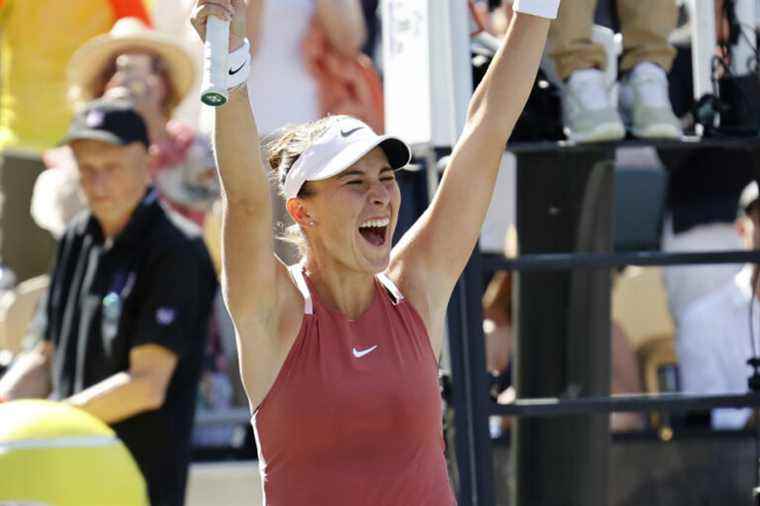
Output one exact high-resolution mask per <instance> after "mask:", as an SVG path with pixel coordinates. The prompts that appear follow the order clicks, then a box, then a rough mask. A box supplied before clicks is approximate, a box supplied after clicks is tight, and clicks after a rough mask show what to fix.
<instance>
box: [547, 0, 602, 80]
mask: <svg viewBox="0 0 760 506" xmlns="http://www.w3.org/2000/svg"><path fill="white" fill-rule="evenodd" d="M596 3H597V0H572V1H569V2H562V3H561V5H560V8H559V16H558V17H557V20H555V21H554V22H553V23H552V26H551V29H550V30H549V41H548V48H549V56H551V58H552V59H553V60H554V64H555V65H556V68H557V75H558V77H559V78H560V79H562V80H566V79H568V78H569V77H570V75H571V74H572V73H573V72H575V71H576V70H581V69H590V68H597V69H601V70H603V69H604V68H605V67H606V64H607V56H606V54H605V52H604V48H603V47H602V46H600V45H599V44H594V43H593V42H592V41H591V27H592V26H593V24H594V11H596Z"/></svg>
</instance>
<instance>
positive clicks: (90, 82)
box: [68, 18, 195, 110]
mask: <svg viewBox="0 0 760 506" xmlns="http://www.w3.org/2000/svg"><path fill="white" fill-rule="evenodd" d="M134 50H146V51H148V52H150V53H154V54H156V55H158V56H159V57H160V58H161V59H162V60H163V61H164V63H165V64H166V67H167V71H168V74H169V77H170V79H171V81H172V88H173V90H174V94H173V96H172V97H171V98H170V103H169V109H170V110H173V109H174V108H175V107H176V106H177V105H178V104H179V102H181V101H182V99H183V98H184V97H185V95H187V93H188V92H189V91H190V88H191V87H192V86H193V82H194V80H195V64H194V62H193V59H192V57H191V56H190V54H189V53H188V52H187V51H186V50H185V49H184V48H183V47H182V46H181V45H179V44H177V43H176V42H174V41H173V40H172V39H171V38H170V37H168V36H167V35H164V34H162V33H160V32H157V31H155V30H152V29H151V28H149V27H147V26H146V25H145V24H144V23H143V22H142V21H141V20H140V19H138V18H122V19H120V20H118V21H117V22H116V24H114V26H113V28H112V29H111V31H110V32H108V33H106V34H103V35H98V36H97V37H93V38H92V39H90V40H89V41H87V42H86V43H85V44H84V45H83V46H81V47H80V48H79V49H77V50H76V52H75V53H74V55H73V56H72V57H71V60H69V66H68V81H69V87H70V90H71V96H72V98H73V99H74V100H77V101H82V102H88V101H90V100H92V99H94V98H97V97H95V96H94V93H95V90H94V89H93V88H94V86H95V85H96V83H97V79H98V78H99V77H100V75H101V73H102V72H103V69H104V67H105V66H106V65H108V64H110V63H111V61H112V60H113V58H114V56H116V55H118V54H120V53H123V52H125V51H134Z"/></svg>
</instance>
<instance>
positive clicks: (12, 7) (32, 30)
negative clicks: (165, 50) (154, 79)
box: [0, 0, 114, 151]
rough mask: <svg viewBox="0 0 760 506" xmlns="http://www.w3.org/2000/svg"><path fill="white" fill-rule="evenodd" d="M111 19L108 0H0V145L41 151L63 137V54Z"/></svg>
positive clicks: (65, 112)
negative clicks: (0, 40) (63, 0)
mask: <svg viewBox="0 0 760 506" xmlns="http://www.w3.org/2000/svg"><path fill="white" fill-rule="evenodd" d="M113 22H114V13H113V10H112V8H111V4H110V2H109V0H67V1H65V2H61V1H60V0H55V1H42V0H34V1H29V0H0V28H1V29H2V32H3V36H2V42H1V44H2V46H0V51H1V52H0V61H2V67H1V68H0V79H1V82H0V149H4V148H7V147H16V148H23V149H28V150H32V151H41V150H43V149H47V148H50V147H52V146H54V145H55V144H56V143H57V142H58V141H59V140H60V139H61V138H62V137H63V135H64V133H65V132H66V130H67V128H68V124H69V120H70V118H71V113H70V111H69V105H68V102H67V100H66V66H67V65H68V63H69V58H70V57H71V55H72V54H73V53H74V51H75V50H76V49H77V48H78V47H79V46H81V45H82V44H84V42H85V41H87V40H88V39H90V38H91V37H94V36H95V35H98V34H101V33H105V32H107V31H108V30H109V29H110V28H111V25H112V24H113Z"/></svg>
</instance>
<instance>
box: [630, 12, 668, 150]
mask: <svg viewBox="0 0 760 506" xmlns="http://www.w3.org/2000/svg"><path fill="white" fill-rule="evenodd" d="M618 13H619V14H620V24H621V28H622V32H623V59H622V61H621V62H620V71H621V74H622V75H623V77H622V79H621V84H622V86H621V87H620V111H621V113H622V114H623V117H624V118H625V119H626V123H627V124H628V126H629V128H630V130H631V133H633V135H635V136H636V137H643V138H669V139H677V138H679V137H681V135H682V134H683V132H682V130H681V124H680V122H679V120H678V118H676V116H675V114H673V108H672V106H671V104H670V97H669V93H668V76H667V72H668V71H669V70H670V68H671V66H672V65H673V59H674V58H675V54H676V51H675V49H674V48H673V47H671V46H670V45H669V44H668V36H669V35H670V33H671V32H672V31H673V30H674V29H675V27H676V21H677V16H678V11H677V8H676V5H675V0H618Z"/></svg>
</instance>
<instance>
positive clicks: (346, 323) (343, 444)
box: [252, 266, 456, 506]
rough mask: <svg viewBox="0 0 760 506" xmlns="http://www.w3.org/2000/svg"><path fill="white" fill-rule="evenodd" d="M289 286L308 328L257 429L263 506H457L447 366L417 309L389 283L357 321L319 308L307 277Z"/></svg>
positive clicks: (259, 413)
mask: <svg viewBox="0 0 760 506" xmlns="http://www.w3.org/2000/svg"><path fill="white" fill-rule="evenodd" d="M291 275H292V276H293V278H294V280H295V281H296V284H297V285H298V286H299V289H300V290H301V293H302V294H303V296H304V299H305V301H306V304H305V306H306V307H305V315H304V319H303V324H302V326H301V329H300V331H299V334H298V337H297V338H296V340H295V342H294V343H293V347H292V348H291V350H290V352H289V354H288V357H287V359H286V360H285V363H284V364H283V366H282V369H281V370H280V372H279V374H278V376H277V379H276V380H275V382H274V385H273V386H272V388H271V389H270V391H269V393H268V394H267V395H266V397H265V398H264V400H263V402H262V403H261V405H260V406H259V407H258V409H257V410H256V412H255V413H254V416H253V419H252V422H253V427H254V432H255V434H256V443H257V445H258V449H259V466H260V469H261V473H262V483H263V488H264V504H265V505H267V506H281V505H285V506H290V505H296V504H304V505H306V504H308V505H311V506H321V505H330V506H342V505H346V506H349V505H350V506H355V505H357V504H361V505H362V506H385V505H387V506H402V505H415V506H421V505H431V506H442V505H444V506H445V505H455V504H456V500H455V498H454V495H453V493H452V490H451V487H450V484H449V479H448V473H447V469H446V461H445V458H444V443H443V430H442V422H441V414H442V411H441V410H442V404H441V397H440V390H439V386H438V366H437V363H436V357H435V355H434V353H433V350H432V348H431V346H430V340H429V338H428V335H427V331H426V329H425V326H424V324H423V322H422V319H421V318H420V316H419V315H418V314H417V312H416V310H415V309H414V308H413V307H412V306H411V304H409V302H408V301H407V300H406V299H404V298H403V297H402V296H401V294H400V293H399V292H398V290H397V288H396V287H395V285H394V284H393V282H392V281H391V280H390V279H388V278H387V277H385V276H382V275H381V276H378V278H377V281H376V283H375V287H376V295H375V299H374V301H373V302H372V304H371V305H370V307H369V308H368V309H367V310H366V311H365V312H364V313H363V314H362V315H361V316H360V317H359V318H357V319H356V320H349V319H347V318H346V317H345V316H344V315H342V314H340V313H339V312H337V311H335V310H334V309H332V308H330V307H328V306H325V305H323V304H321V303H320V301H319V298H318V297H317V295H316V291H315V290H314V289H313V287H312V286H311V285H310V283H309V282H308V281H307V278H306V277H305V276H304V275H303V272H302V268H301V266H294V267H292V268H291ZM368 350H371V351H368Z"/></svg>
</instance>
